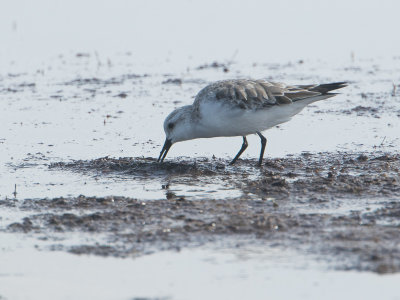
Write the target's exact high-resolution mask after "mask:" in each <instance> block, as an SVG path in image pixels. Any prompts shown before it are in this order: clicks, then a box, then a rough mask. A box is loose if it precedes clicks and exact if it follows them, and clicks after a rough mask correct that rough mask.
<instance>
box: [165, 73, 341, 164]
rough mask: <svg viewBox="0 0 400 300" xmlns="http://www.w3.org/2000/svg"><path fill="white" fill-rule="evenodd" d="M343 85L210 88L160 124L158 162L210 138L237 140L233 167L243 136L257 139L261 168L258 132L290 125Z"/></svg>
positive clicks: (232, 83)
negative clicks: (177, 147) (181, 145)
mask: <svg viewBox="0 0 400 300" xmlns="http://www.w3.org/2000/svg"><path fill="white" fill-rule="evenodd" d="M345 86H347V83H346V82H334V83H326V84H311V85H286V84H284V83H276V82H269V81H265V80H249V79H235V80H223V81H217V82H215V83H212V84H210V85H208V86H206V87H205V88H203V89H202V90H201V91H200V92H199V93H198V94H197V96H196V98H195V100H194V102H193V104H192V105H186V106H182V107H180V108H178V109H175V110H174V111H173V112H171V113H170V114H169V115H168V116H167V118H166V119H165V121H164V131H165V135H166V139H165V143H164V146H163V148H162V150H161V153H160V156H159V158H158V162H160V161H161V162H163V161H164V159H165V157H166V156H167V153H168V151H169V149H170V148H171V146H172V145H173V144H174V143H177V142H181V141H186V140H191V139H197V138H211V137H222V136H225V137H229V136H242V137H243V144H242V147H241V148H240V150H239V152H238V153H237V154H236V156H235V158H234V159H233V160H232V161H231V162H230V164H231V165H232V164H234V163H235V162H236V161H237V160H238V158H239V157H240V155H241V154H242V153H243V152H244V151H245V150H246V148H247V146H248V144H247V139H246V136H247V135H249V134H257V135H258V136H259V137H260V139H261V152H260V158H259V160H258V165H260V166H261V164H262V160H263V157H264V151H265V146H266V144H267V139H266V138H265V137H264V136H263V135H262V134H261V132H262V131H264V130H267V129H269V128H271V127H274V126H276V125H278V124H281V123H284V122H287V121H289V120H290V119H291V118H292V117H293V116H294V115H296V114H298V113H299V112H300V111H301V110H302V109H303V108H304V107H306V106H307V105H308V104H311V103H313V102H316V101H319V100H323V99H328V98H330V97H333V96H335V95H337V93H330V91H333V90H336V89H340V88H343V87H345Z"/></svg>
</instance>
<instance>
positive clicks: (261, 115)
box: [196, 101, 310, 138]
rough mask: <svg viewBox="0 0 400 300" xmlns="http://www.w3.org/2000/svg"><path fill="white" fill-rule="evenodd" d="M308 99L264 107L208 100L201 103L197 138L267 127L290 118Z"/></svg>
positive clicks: (233, 133)
mask: <svg viewBox="0 0 400 300" xmlns="http://www.w3.org/2000/svg"><path fill="white" fill-rule="evenodd" d="M309 103H310V102H309V101H298V102H296V103H293V104H287V105H275V106H271V107H268V108H266V109H258V110H253V109H242V108H237V107H233V106H232V105H229V104H226V103H225V104H224V103H223V102H222V101H221V102H215V101H207V102H203V103H202V105H200V107H199V109H200V119H199V123H198V126H197V130H196V131H197V134H196V135H197V136H198V137H200V138H208V137H217V136H246V135H249V134H253V133H256V132H257V131H259V132H261V131H264V130H267V129H269V128H271V127H273V126H276V125H278V124H281V123H284V122H287V121H289V120H290V119H291V118H292V116H294V115H296V114H297V113H299V112H300V111H301V110H302V109H303V108H304V107H305V106H306V105H307V104H309Z"/></svg>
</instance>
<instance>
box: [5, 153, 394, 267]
mask: <svg viewBox="0 0 400 300" xmlns="http://www.w3.org/2000/svg"><path fill="white" fill-rule="evenodd" d="M399 158H400V155H399V154H393V153H385V152H379V151H377V152H374V153H344V152H335V153H331V152H327V153H314V154H313V153H303V154H302V155H298V156H287V157H285V158H275V159H267V160H266V162H265V165H264V166H263V167H262V168H257V167H256V160H255V159H251V160H247V159H245V160H240V161H238V164H237V165H236V166H228V165H227V162H228V161H223V160H220V159H197V160H193V159H190V158H180V159H176V160H173V161H169V162H167V163H165V164H158V163H156V161H155V159H153V158H109V157H104V158H100V159H95V160H87V161H73V162H69V163H64V162H59V163H53V164H51V165H49V169H50V171H51V170H52V169H62V170H64V171H69V172H77V173H81V174H83V175H84V176H89V177H90V176H106V177H107V176H119V175H121V174H123V175H124V176H131V177H132V180H146V179H148V178H149V177H151V176H158V177H159V178H161V179H162V181H163V182H165V184H162V185H161V186H160V187H159V188H160V189H163V190H164V191H165V198H164V199H158V200H146V201H144V200H141V199H140V198H134V197H132V198H131V197H119V196H117V195H116V196H109V197H90V196H85V195H81V196H79V197H70V198H68V197H66V198H63V197H60V198H53V199H47V198H44V199H25V200H15V199H14V200H12V199H5V200H2V201H0V206H6V207H9V208H12V207H15V209H18V210H21V211H24V212H25V213H26V216H25V217H24V218H23V219H21V220H20V221H18V222H13V223H11V224H8V225H7V226H6V228H5V229H4V230H5V231H6V232H10V233H13V234H26V235H29V236H33V237H36V238H38V239H43V238H45V239H48V240H50V241H51V240H54V241H53V242H52V246H51V247H50V249H52V250H62V251H68V252H71V253H75V254H93V255H101V256H116V257H132V256H133V257H136V256H141V255H145V254H149V253H153V252H156V251H162V250H171V249H172V250H177V251H179V250H180V249H182V248H185V247H198V246H201V245H205V244H207V245H213V246H215V247H240V246H241V245H243V243H245V244H246V245H251V244H254V245H262V246H264V245H265V247H278V248H282V249H292V250H296V251H300V252H301V253H302V254H309V255H313V256H314V257H316V259H317V260H318V259H321V260H323V261H327V262H329V264H330V265H331V266H332V268H334V269H340V270H359V271H373V272H377V273H393V272H399V271H400V247H399V241H400V231H399V230H398V229H399V225H400V222H399V221H398V219H399V217H400V204H399V203H398V201H397V199H398V197H399V195H400V175H399V174H400V171H399V170H400V160H399ZM216 180H217V181H220V182H224V185H225V187H226V188H227V189H229V187H232V188H239V189H240V190H242V195H241V196H240V197H234V198H227V199H213V198H212V196H211V195H210V197H206V198H203V199H198V198H194V199H192V198H191V197H190V196H189V197H186V196H185V195H184V194H180V193H179V192H176V191H174V186H175V185H177V184H188V183H189V182H194V181H196V182H197V184H199V185H201V184H207V183H208V182H212V181H216ZM127 184H129V183H127ZM71 232H72V233H74V232H75V233H76V232H79V233H80V234H81V235H82V236H84V237H85V239H86V241H87V242H86V243H78V244H72V245H71V243H70V242H68V233H71ZM64 235H65V237H64Z"/></svg>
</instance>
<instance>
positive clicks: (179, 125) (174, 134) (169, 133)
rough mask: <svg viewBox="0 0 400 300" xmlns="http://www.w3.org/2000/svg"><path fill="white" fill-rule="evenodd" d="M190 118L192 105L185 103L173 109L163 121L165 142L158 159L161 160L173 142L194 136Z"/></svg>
mask: <svg viewBox="0 0 400 300" xmlns="http://www.w3.org/2000/svg"><path fill="white" fill-rule="evenodd" d="M191 119H192V106H191V105H187V106H183V107H180V108H178V109H175V110H174V111H173V112H171V113H170V114H169V115H168V116H167V117H166V118H165V121H164V132H165V143H164V146H163V148H162V150H161V153H160V156H159V158H158V161H161V162H162V161H163V160H164V159H165V157H166V156H167V153H168V150H169V149H170V148H171V146H172V145H173V144H174V143H177V142H181V141H186V140H190V139H192V138H194V136H193V124H192V122H191Z"/></svg>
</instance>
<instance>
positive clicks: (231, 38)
mask: <svg viewBox="0 0 400 300" xmlns="http://www.w3.org/2000/svg"><path fill="white" fill-rule="evenodd" d="M399 11H400V2H399V1H395V0H380V1H346V0H338V1H326V0H307V1H291V0H280V1H255V0H247V1H237V0H229V1H227V0H226V1H210V0H206V1H188V0H185V1H179V0H170V1H128V0H115V1H98V0H96V1H94V0H86V1H81V0H70V1H60V0H58V1H57V0H36V1H31V0H25V1H23V0H2V1H1V3H0V43H1V47H0V66H3V67H5V66H9V65H8V64H9V62H10V61H12V60H14V61H15V64H14V65H13V66H14V68H16V67H17V66H18V65H20V64H26V63H28V62H29V63H31V62H37V61H39V62H41V61H43V60H46V59H48V57H50V56H51V55H58V54H60V53H68V52H70V51H89V52H90V51H97V52H98V53H100V54H102V55H114V54H115V53H118V52H119V51H122V52H126V51H131V52H132V60H134V61H140V62H147V61H149V62H154V61H155V60H156V61H157V60H163V59H166V58H168V59H172V60H176V61H179V62H180V63H182V62H183V61H185V60H191V59H195V60H199V61H204V60H209V58H210V57H212V58H213V59H216V60H218V59H221V60H222V59H225V60H229V59H231V58H232V56H233V55H234V54H235V52H236V51H237V55H236V59H237V60H239V61H242V62H246V61H260V60H262V61H282V60H296V59H304V58H317V59H323V60H330V59H336V58H344V57H345V58H349V59H350V57H351V53H354V55H355V57H356V58H357V57H358V58H359V57H364V58H365V57H377V56H393V55H400V54H399V53H400V42H399V35H398V28H400V21H399ZM4 64H6V65H4Z"/></svg>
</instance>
